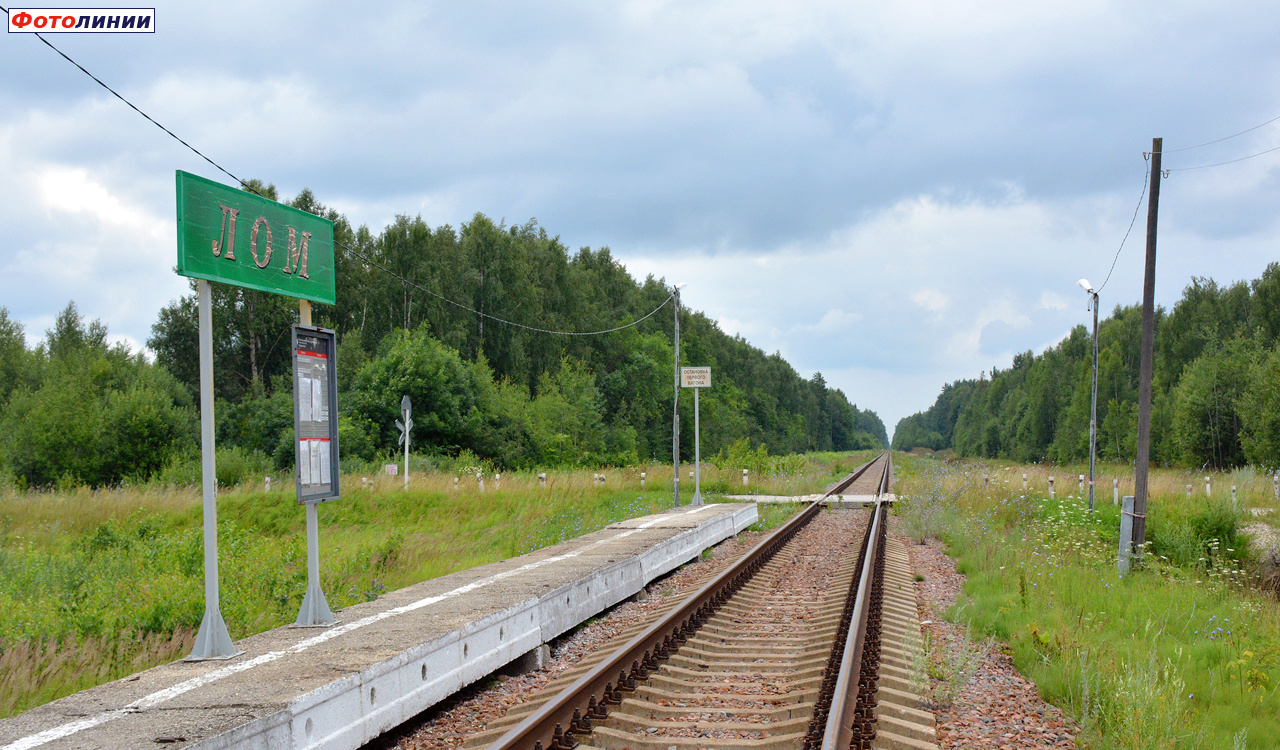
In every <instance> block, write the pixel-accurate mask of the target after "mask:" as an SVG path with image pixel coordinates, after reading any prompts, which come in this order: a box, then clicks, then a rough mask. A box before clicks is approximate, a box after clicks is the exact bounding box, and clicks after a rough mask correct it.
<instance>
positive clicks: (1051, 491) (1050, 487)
mask: <svg viewBox="0 0 1280 750" xmlns="http://www.w3.org/2000/svg"><path fill="white" fill-rule="evenodd" d="M1049 499H1050V500H1052V499H1053V477H1049Z"/></svg>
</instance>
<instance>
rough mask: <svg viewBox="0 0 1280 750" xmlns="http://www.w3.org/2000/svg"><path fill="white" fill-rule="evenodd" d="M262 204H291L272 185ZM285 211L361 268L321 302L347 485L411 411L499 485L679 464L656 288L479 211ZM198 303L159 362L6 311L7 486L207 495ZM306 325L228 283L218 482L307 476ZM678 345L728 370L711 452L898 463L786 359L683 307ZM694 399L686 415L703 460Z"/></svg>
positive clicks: (385, 451)
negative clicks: (295, 356)
mask: <svg viewBox="0 0 1280 750" xmlns="http://www.w3.org/2000/svg"><path fill="white" fill-rule="evenodd" d="M250 187H251V188H252V189H253V190H255V191H256V192H259V193H262V194H264V195H267V196H268V197H271V198H272V199H276V191H275V188H274V186H271V185H264V184H262V183H261V182H256V181H255V182H252V183H250ZM289 204H290V205H292V206H294V207H296V208H300V209H303V210H306V211H310V212H312V213H315V214H318V215H322V216H325V217H327V218H329V219H332V220H333V222H334V238H335V240H336V241H337V242H338V243H340V244H342V245H346V246H348V247H350V248H353V249H354V250H355V251H356V253H351V252H349V251H344V250H342V249H339V250H338V251H337V257H336V259H335V262H336V267H337V268H336V271H337V272H336V276H337V304H336V305H334V306H326V305H317V306H316V307H315V309H314V317H313V321H314V323H315V324H317V325H320V326H324V327H327V328H332V329H334V330H335V331H337V334H338V373H339V398H338V402H339V425H340V432H339V442H340V445H341V451H342V456H343V459H344V461H345V462H347V465H348V466H350V465H352V463H353V462H357V463H358V462H374V461H380V460H382V459H383V458H385V457H388V456H389V455H391V454H392V453H394V452H395V449H396V439H397V436H398V431H397V430H396V428H395V426H394V420H395V419H396V417H397V416H398V413H399V412H398V410H399V404H400V399H401V397H402V396H403V395H408V396H410V398H411V399H412V401H413V404H414V426H413V434H412V445H413V446H414V451H415V453H421V454H423V455H426V456H435V457H440V458H441V459H448V458H450V457H454V458H456V457H458V456H465V457H467V458H468V459H471V458H473V457H474V458H475V459H478V460H479V461H482V462H484V463H486V464H488V465H491V466H493V467H494V468H498V469H504V468H506V469H525V468H533V467H547V468H553V467H568V466H601V465H628V464H635V463H639V462H648V461H657V462H664V461H669V460H670V457H671V401H672V390H673V377H674V375H673V361H672V360H673V349H672V341H673V330H672V329H673V322H674V321H673V313H672V309H673V305H672V303H671V302H670V301H669V299H670V297H671V294H672V289H671V288H670V287H669V286H667V285H666V284H665V283H664V282H663V281H662V280H660V279H654V278H653V277H649V278H646V279H645V280H644V281H643V282H640V281H637V280H635V279H633V278H632V277H631V276H630V275H629V274H628V273H627V271H626V269H625V268H624V267H623V266H622V265H621V264H620V263H618V262H617V261H616V260H615V259H614V258H613V257H612V255H611V254H610V251H609V250H608V248H600V249H596V250H593V249H591V248H588V247H584V248H581V249H579V250H578V251H577V252H570V251H569V249H568V248H567V247H566V246H565V245H564V244H563V243H562V242H561V241H560V239H559V238H558V237H553V236H551V235H549V234H548V233H547V231H546V230H545V229H544V228H542V227H540V226H539V225H538V224H537V223H536V221H533V220H530V221H529V222H527V223H525V224H520V225H512V226H507V225H505V224H504V223H495V222H494V221H492V220H491V219H489V218H487V217H486V216H484V215H482V214H476V215H475V217H474V218H472V219H471V221H469V222H467V223H465V224H463V225H462V226H461V228H459V229H456V230H455V229H454V228H453V227H451V226H448V225H446V226H438V227H434V228H433V227H430V226H428V225H427V224H426V223H425V222H423V220H422V219H421V218H420V217H419V218H410V217H406V216H400V217H397V219H396V220H395V221H394V222H393V223H392V224H391V225H389V226H387V227H386V228H384V229H383V230H382V231H381V232H379V233H376V234H375V233H374V232H372V231H370V230H369V228H368V227H364V226H362V227H360V228H358V229H353V228H352V227H351V225H350V223H349V222H348V221H347V220H346V218H345V217H343V216H341V215H339V214H338V213H337V212H336V211H333V210H331V209H327V208H326V207H324V206H323V205H321V204H320V203H319V202H318V201H317V199H316V197H315V196H314V195H313V194H312V193H311V192H310V191H307V190H304V191H303V192H302V193H301V194H299V195H298V196H297V197H296V198H295V199H294V200H292V201H290V202H289ZM357 253H358V255H357ZM361 256H363V257H364V258H368V259H371V260H373V261H374V262H375V263H376V264H378V265H380V266H382V267H383V269H386V270H383V269H380V268H377V267H375V266H374V265H372V264H370V263H367V262H365V261H364V260H362V259H361ZM387 271H390V272H391V273H387ZM392 274H394V276H393V275H392ZM396 276H399V277H401V278H396ZM401 279H407V280H408V281H410V282H412V284H408V283H405V282H404V281H402V280H401ZM414 285H416V286H414ZM192 289H193V292H192V293H191V294H189V295H187V296H185V297H183V298H181V299H178V300H175V301H173V302H172V303H171V304H169V305H168V306H166V307H165V308H163V309H162V310H161V311H160V313H159V316H158V319H157V320H156V322H155V324H154V325H153V327H152V332H151V337H150V338H149V339H148V341H147V347H148V348H149V349H150V351H151V352H153V353H154V359H153V360H152V359H149V358H148V357H146V356H145V355H144V354H143V353H141V352H130V351H129V350H128V349H127V348H125V347H124V346H122V345H114V346H112V345H109V344H108V342H107V333H108V332H107V328H106V326H105V325H104V324H103V323H102V322H101V321H96V320H95V321H87V320H85V319H84V318H83V316H81V315H80V313H79V312H78V311H77V309H76V306H75V304H74V303H70V304H68V305H67V307H66V308H65V309H64V310H63V311H62V313H61V314H60V315H59V316H58V318H57V321H56V323H55V325H54V327H53V328H52V329H51V330H49V331H47V332H46V335H45V339H44V340H43V341H41V342H39V343H38V344H37V345H34V346H29V345H28V341H27V336H26V332H25V331H24V330H23V328H22V326H21V325H19V324H18V323H17V322H16V321H14V320H13V319H12V318H11V317H10V315H9V313H8V311H7V310H5V309H4V308H0V481H7V482H13V483H15V484H17V485H18V486H23V487H51V486H58V487H65V486H77V485H90V486H109V485H117V484H120V483H125V482H142V481H149V480H160V481H166V482H169V481H171V482H175V483H182V482H195V481H198V478H199V473H198V472H199V462H198V422H199V417H198V406H197V404H198V401H197V398H196V394H197V390H196V389H197V384H198V377H199V356H198V349H197V321H196V296H195V293H194V283H193V285H192ZM424 289H426V290H430V293H428V292H426V291H423V290H424ZM446 300H449V301H452V302H456V303H458V304H457V305H455V304H450V302H449V301H446ZM664 302H665V303H666V306H665V307H663V309H661V310H659V311H658V312H657V314H655V315H653V316H652V317H650V318H648V319H646V320H644V321H643V322H642V323H640V324H639V325H636V326H633V327H629V328H626V329H623V330H620V331H616V332H613V333H608V334H604V335H596V336H562V335H550V334H546V333H538V332H535V331H531V330H527V329H522V328H519V327H516V326H511V325H505V324H503V323H499V322H495V321H494V320H492V319H486V318H484V317H482V316H480V315H477V314H475V313H474V312H471V311H469V310H467V309H465V308H471V310H478V311H481V312H484V313H487V314H489V315H492V316H495V317H497V318H502V319H505V320H509V321H515V322H520V323H524V324H526V325H532V326H536V327H539V328H545V329H552V330H559V331H596V330H602V329H609V328H614V327H617V326H620V325H624V324H627V323H630V322H632V321H635V320H636V319H637V318H640V317H642V316H644V315H645V314H647V313H649V312H651V311H653V310H654V309H655V308H658V307H659V306H662V305H664ZM297 317H298V309H297V302H296V301H295V300H293V299H290V298H286V297H282V296H279V295H273V294H267V293H262V292H256V291H253V290H249V289H244V288H240V287H233V286H228V285H223V284H214V285H213V324H214V373H215V393H216V398H217V401H216V405H215V408H214V414H215V417H216V422H217V441H218V447H219V459H218V460H219V468H218V474H219V481H220V482H222V483H224V484H225V483H234V482H236V481H238V480H239V479H241V478H243V477H246V476H248V475H250V474H252V473H255V472H260V471H271V470H273V469H288V468H289V467H291V466H292V464H293V461H294V454H293V402H292V398H293V395H292V394H293V391H292V384H291V383H292V381H291V366H292V365H291V359H290V353H289V345H290V326H291V325H292V324H293V323H295V322H296V321H297ZM680 332H681V338H680V360H681V364H682V365H686V366H689V365H697V366H708V365H709V366H711V367H712V369H713V372H714V381H713V383H714V387H712V388H710V389H707V390H706V392H704V393H703V394H702V398H701V425H702V441H703V453H704V455H713V454H715V453H716V452H718V451H721V450H723V449H724V448H726V447H727V446H729V445H731V444H733V443H737V442H740V441H746V442H747V444H749V445H751V446H754V447H758V446H763V447H764V448H765V449H766V450H768V451H769V452H771V453H774V454H788V453H797V452H803V451H830V450H836V451H843V450H853V449H861V448H871V447H878V446H884V445H887V444H888V437H887V434H886V432H885V428H884V425H883V423H882V422H881V421H880V418H879V417H878V416H876V414H875V413H874V412H871V411H869V410H860V409H858V408H857V407H856V406H854V405H853V404H851V403H850V402H849V400H848V398H847V397H846V396H845V394H844V393H842V392H841V391H840V390H838V389H832V388H828V387H827V386H826V383H825V381H824V380H823V378H822V376H821V375H820V374H815V375H814V376H813V377H812V378H810V379H805V378H802V377H801V376H800V375H799V374H798V373H797V372H796V371H795V369H794V368H792V367H791V365H789V364H788V363H787V362H786V361H785V360H784V359H782V357H781V356H780V355H779V354H765V353H764V352H762V351H761V350H759V349H757V348H755V347H753V346H751V345H750V344H749V343H747V341H745V340H744V339H742V338H741V337H734V336H729V335H727V334H725V333H724V332H723V331H721V330H720V329H719V327H718V326H717V325H716V323H715V322H714V321H712V320H710V319H709V318H707V317H706V316H705V315H703V314H701V313H699V312H696V311H692V310H688V309H682V310H681V321H680ZM685 395H686V397H687V396H688V395H689V394H688V392H687V391H686V394H685ZM691 401H692V400H691V399H689V400H683V399H682V408H681V419H682V422H681V434H682V435H683V436H684V437H685V439H684V440H682V451H684V452H685V453H687V455H688V457H689V458H692V452H693V440H692V435H693V409H692V403H691Z"/></svg>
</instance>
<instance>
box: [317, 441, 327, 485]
mask: <svg viewBox="0 0 1280 750" xmlns="http://www.w3.org/2000/svg"><path fill="white" fill-rule="evenodd" d="M317 442H318V443H319V444H320V445H321V446H322V447H321V448H320V451H319V453H320V484H328V483H329V441H328V440H321V441H317Z"/></svg>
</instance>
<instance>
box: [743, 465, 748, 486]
mask: <svg viewBox="0 0 1280 750" xmlns="http://www.w3.org/2000/svg"><path fill="white" fill-rule="evenodd" d="M747 481H748V480H747V470H746V469H743V470H742V486H743V487H746V486H747Z"/></svg>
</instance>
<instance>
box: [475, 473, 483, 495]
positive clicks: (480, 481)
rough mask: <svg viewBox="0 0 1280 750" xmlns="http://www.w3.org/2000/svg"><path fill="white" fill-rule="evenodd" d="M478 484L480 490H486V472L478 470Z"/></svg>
mask: <svg viewBox="0 0 1280 750" xmlns="http://www.w3.org/2000/svg"><path fill="white" fill-rule="evenodd" d="M476 484H478V485H479V486H480V491H481V492H484V474H483V473H482V472H479V471H477V472H476Z"/></svg>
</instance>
